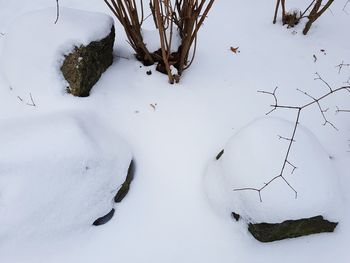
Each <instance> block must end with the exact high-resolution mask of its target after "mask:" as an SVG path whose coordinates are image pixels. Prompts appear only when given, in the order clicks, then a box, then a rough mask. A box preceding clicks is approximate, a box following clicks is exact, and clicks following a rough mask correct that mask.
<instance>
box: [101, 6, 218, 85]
mask: <svg viewBox="0 0 350 263" xmlns="http://www.w3.org/2000/svg"><path fill="white" fill-rule="evenodd" d="M104 1H105V3H106V4H107V5H108V7H109V8H110V9H111V10H112V12H113V13H114V15H115V16H116V17H117V19H118V20H119V22H120V23H121V24H122V26H123V27H124V30H125V33H126V35H127V37H128V41H129V43H130V45H131V46H132V48H133V49H134V51H135V53H136V58H137V59H138V60H140V61H141V62H142V63H143V64H144V65H152V64H154V63H157V70H158V71H160V72H162V73H164V74H167V75H168V78H169V82H170V83H174V82H179V80H180V76H181V75H182V73H183V71H184V70H185V69H187V68H188V67H189V66H190V65H191V64H192V61H193V59H194V56H195V51H196V45H197V41H198V38H197V35H198V31H199V29H200V28H201V26H202V25H203V22H204V20H205V19H206V17H207V15H208V13H209V10H210V9H211V7H212V5H213V3H214V1H215V0H209V1H206V0H173V1H171V0H150V1H149V8H150V11H151V15H152V17H153V21H154V25H155V27H156V29H157V30H158V33H159V44H160V49H159V50H157V51H154V52H150V51H149V50H148V49H147V46H146V44H145V43H144V41H143V37H142V28H141V26H142V22H143V21H144V5H143V1H142V0H140V7H139V8H138V7H137V5H136V1H135V0H104ZM139 9H140V10H141V12H139ZM140 14H141V15H140ZM175 31H177V32H178V34H179V36H180V38H181V44H180V46H179V47H178V49H177V51H175V52H172V45H173V38H174V32H175ZM191 51H192V54H191ZM190 56H191V58H189V57H190Z"/></svg>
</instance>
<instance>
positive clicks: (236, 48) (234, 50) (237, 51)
mask: <svg viewBox="0 0 350 263" xmlns="http://www.w3.org/2000/svg"><path fill="white" fill-rule="evenodd" d="M230 49H231V51H232V52H233V53H235V54H237V53H240V51H239V50H238V49H239V47H231V48H230Z"/></svg>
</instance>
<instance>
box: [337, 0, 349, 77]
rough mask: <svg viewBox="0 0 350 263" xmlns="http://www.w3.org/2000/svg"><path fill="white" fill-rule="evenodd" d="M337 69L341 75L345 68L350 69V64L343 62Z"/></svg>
mask: <svg viewBox="0 0 350 263" xmlns="http://www.w3.org/2000/svg"><path fill="white" fill-rule="evenodd" d="M349 1H350V0H349ZM335 67H336V68H339V70H338V73H339V74H340V72H341V70H342V69H343V67H350V63H344V61H342V62H341V63H340V64H339V65H336V66H335Z"/></svg>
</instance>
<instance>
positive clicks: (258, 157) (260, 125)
mask: <svg viewBox="0 0 350 263" xmlns="http://www.w3.org/2000/svg"><path fill="white" fill-rule="evenodd" d="M293 129H294V123H292V122H289V121H285V120H282V119H278V118H260V119H258V120H255V121H253V122H252V123H250V124H248V126H246V127H244V128H242V129H241V130H239V131H238V132H237V133H236V134H235V135H234V136H233V137H232V138H230V140H229V142H228V143H227V145H226V147H225V148H224V154H223V155H222V157H221V158H220V159H219V160H218V161H214V162H213V163H212V164H211V165H213V166H214V167H210V168H209V169H208V174H207V175H206V176H207V177H209V178H208V179H206V180H207V184H206V188H207V191H208V196H213V197H214V198H215V196H218V197H220V195H222V194H224V193H226V196H224V197H221V198H217V201H215V199H213V200H212V202H213V203H214V204H215V203H216V204H215V206H216V207H220V205H221V206H222V209H223V210H224V211H225V212H226V214H227V215H229V214H230V212H235V213H237V214H239V215H241V216H242V217H243V218H244V219H245V220H246V221H248V222H257V223H261V222H267V223H276V222H283V221H285V220H293V219H301V218H309V217H313V216H317V215H322V216H324V217H326V218H327V219H329V220H331V219H332V220H334V221H336V222H338V221H339V215H338V213H339V211H338V212H337V211H335V208H338V207H341V204H340V203H339V202H340V197H339V189H338V175H337V174H336V172H335V170H334V168H333V167H332V166H333V164H332V163H331V160H330V156H329V154H327V152H326V151H325V150H324V149H323V147H322V146H321V144H320V143H319V141H318V140H317V139H316V136H315V135H314V134H313V133H312V132H310V131H309V130H307V129H306V128H305V127H302V126H300V127H298V130H297V134H296V137H295V143H293V145H292V148H291V152H290V155H289V157H288V161H289V162H290V163H291V164H292V165H294V166H296V167H297V169H295V170H294V171H293V166H291V165H289V164H288V163H287V166H286V169H285V171H284V173H283V176H284V178H285V179H286V180H287V181H288V183H289V184H290V185H291V186H292V187H293V188H294V189H295V190H296V191H297V195H296V194H295V192H294V190H293V189H292V188H290V187H289V186H288V184H287V183H286V182H285V181H284V180H283V179H282V178H279V179H277V180H275V181H274V182H272V183H271V184H270V185H268V186H267V187H266V188H265V189H264V190H262V191H261V201H260V198H259V193H258V192H257V191H254V190H244V191H235V189H241V188H247V187H249V188H255V189H260V188H261V187H263V186H264V184H265V183H266V182H269V181H270V180H271V179H272V178H273V177H275V176H277V175H279V174H280V172H281V168H282V165H283V162H284V158H285V154H286V152H287V148H288V144H289V141H287V140H286V139H280V138H279V137H278V136H283V137H284V138H290V136H291V135H292V132H293ZM253 160H254V161H253ZM215 166H217V167H215ZM213 171H215V172H213ZM292 172H293V173H292ZM211 184H213V185H214V186H216V187H215V188H213V189H211ZM211 191H214V193H211ZM215 191H216V192H215ZM222 201H224V203H222V204H220V202H222Z"/></svg>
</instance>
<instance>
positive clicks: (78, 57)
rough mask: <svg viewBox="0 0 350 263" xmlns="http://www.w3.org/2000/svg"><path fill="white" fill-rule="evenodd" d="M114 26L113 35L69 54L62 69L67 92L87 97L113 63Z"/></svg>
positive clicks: (77, 48) (75, 49)
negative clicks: (66, 83)
mask: <svg viewBox="0 0 350 263" xmlns="http://www.w3.org/2000/svg"><path fill="white" fill-rule="evenodd" d="M114 38H115V29H114V26H113V27H112V28H111V33H110V34H109V35H108V36H107V37H105V38H103V39H102V40H100V41H93V42H91V43H90V44H88V45H87V46H83V45H82V46H80V47H75V48H74V50H73V51H72V52H71V53H70V54H68V55H67V56H66V57H65V59H64V62H63V64H62V67H61V71H62V74H63V76H64V78H65V79H66V80H67V82H68V83H69V87H68V88H67V92H69V93H71V94H72V95H74V96H78V97H87V96H89V94H90V91H91V89H92V87H93V86H94V85H95V84H96V82H97V81H98V80H99V79H100V77H101V75H102V73H103V72H105V71H106V70H107V68H108V67H109V66H110V65H112V63H113V45H114Z"/></svg>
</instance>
